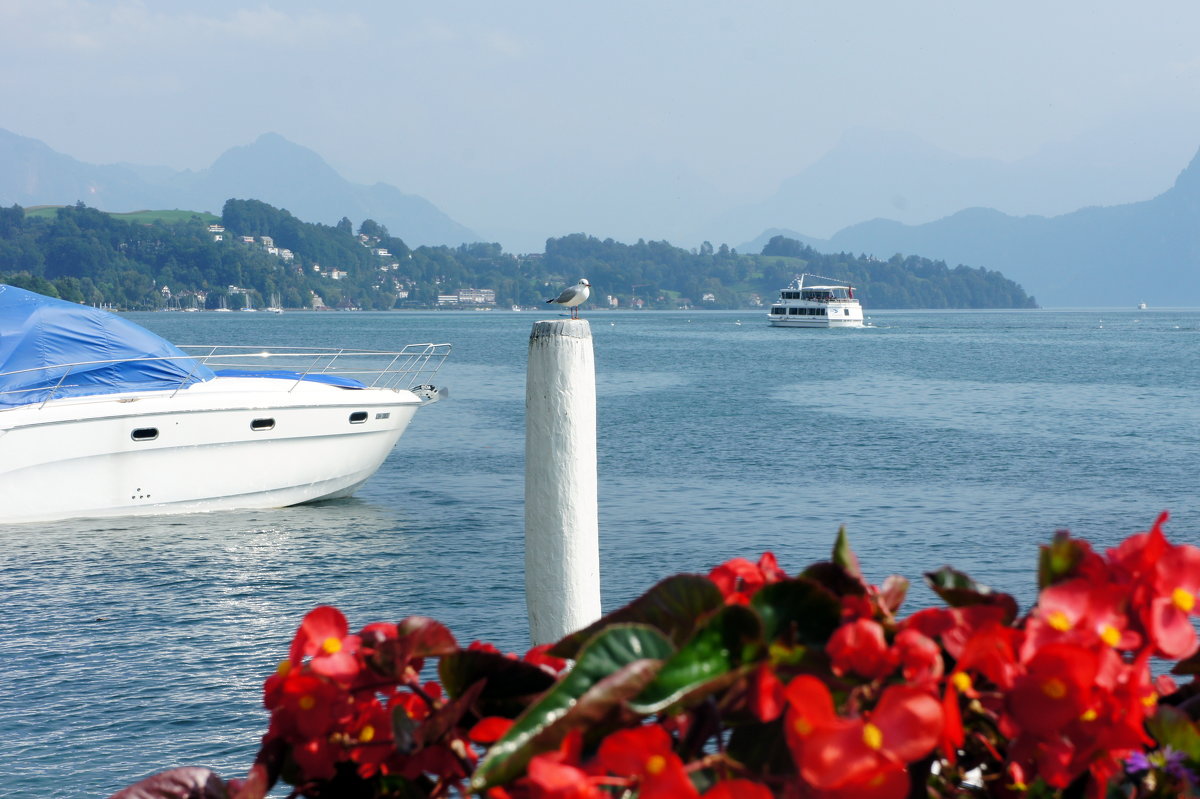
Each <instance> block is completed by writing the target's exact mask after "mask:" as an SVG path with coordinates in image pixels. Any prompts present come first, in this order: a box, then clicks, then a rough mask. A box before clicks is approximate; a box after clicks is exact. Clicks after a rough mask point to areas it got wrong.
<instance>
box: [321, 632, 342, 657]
mask: <svg viewBox="0 0 1200 799" xmlns="http://www.w3.org/2000/svg"><path fill="white" fill-rule="evenodd" d="M321 651H323V652H324V653H325V654H326V655H336V654H337V653H338V652H341V651H342V639H340V638H334V637H333V636H332V635H331V636H329V637H328V638H326V639H325V643H323V644H321Z"/></svg>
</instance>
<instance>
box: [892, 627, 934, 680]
mask: <svg viewBox="0 0 1200 799" xmlns="http://www.w3.org/2000/svg"><path fill="white" fill-rule="evenodd" d="M892 649H893V651H894V652H895V654H896V658H897V659H898V660H899V661H900V673H901V674H902V675H903V676H904V681H905V682H907V683H908V684H909V685H915V686H917V687H919V688H924V689H926V690H929V691H933V690H935V689H936V687H937V683H938V681H939V680H941V679H942V673H943V671H944V670H945V664H944V663H943V662H942V650H941V648H940V647H939V646H938V645H937V643H935V642H934V640H933V639H932V638H929V637H928V636H926V635H923V634H922V633H920V632H919V631H917V630H915V629H912V628H905V629H903V630H901V631H900V632H898V633H897V634H896V640H895V641H894V642H893V644H892Z"/></svg>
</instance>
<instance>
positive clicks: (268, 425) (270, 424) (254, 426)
mask: <svg viewBox="0 0 1200 799" xmlns="http://www.w3.org/2000/svg"><path fill="white" fill-rule="evenodd" d="M250 429H251V430H258V431H261V430H274V429H275V420H274V419H255V420H254V421H253V422H251V423H250Z"/></svg>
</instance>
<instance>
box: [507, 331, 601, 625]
mask: <svg viewBox="0 0 1200 799" xmlns="http://www.w3.org/2000/svg"><path fill="white" fill-rule="evenodd" d="M525 603H526V605H527V606H528V608H529V634H530V638H531V639H532V640H533V643H534V645H540V644H548V643H553V642H554V641H557V640H558V639H560V638H562V637H563V636H565V635H568V634H570V633H573V632H575V631H576V630H580V629H582V628H584V627H586V626H587V625H589V624H591V623H592V622H593V621H595V620H596V619H598V618H600V615H601V611H600V532H599V511H598V502H597V490H596V365H595V357H594V356H593V354H592V329H591V327H590V326H589V325H588V323H587V321H586V320H583V319H562V320H555V321H543V322H535V323H534V325H533V331H532V333H530V335H529V366H528V372H527V374H526V379H525Z"/></svg>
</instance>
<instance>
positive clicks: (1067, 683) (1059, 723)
mask: <svg viewBox="0 0 1200 799" xmlns="http://www.w3.org/2000/svg"><path fill="white" fill-rule="evenodd" d="M1099 669H1100V661H1099V657H1098V656H1097V654H1096V652H1095V651H1094V650H1092V649H1087V648H1084V647H1081V646H1076V645H1073V644H1048V645H1047V646H1044V647H1042V648H1041V649H1040V650H1038V652H1037V653H1036V654H1035V655H1034V656H1033V657H1032V658H1031V659H1030V660H1029V662H1028V663H1027V664H1026V666H1025V673H1024V674H1022V675H1021V676H1020V677H1018V678H1017V679H1016V681H1015V682H1014V684H1013V687H1012V690H1011V691H1010V692H1009V694H1008V697H1007V706H1008V710H1009V712H1010V713H1011V714H1012V716H1013V718H1014V719H1015V720H1016V722H1017V723H1018V724H1019V725H1020V727H1021V729H1022V730H1025V731H1027V732H1030V733H1032V734H1033V735H1036V736H1039V737H1045V736H1051V735H1054V734H1055V733H1057V732H1058V731H1059V730H1060V729H1061V728H1062V727H1064V726H1066V725H1067V724H1070V723H1071V722H1073V721H1075V720H1076V719H1078V718H1080V717H1081V716H1082V715H1083V714H1084V713H1085V712H1086V711H1087V710H1088V709H1089V708H1090V707H1091V706H1092V691H1093V686H1094V683H1095V680H1096V675H1097V673H1098V671H1099Z"/></svg>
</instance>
